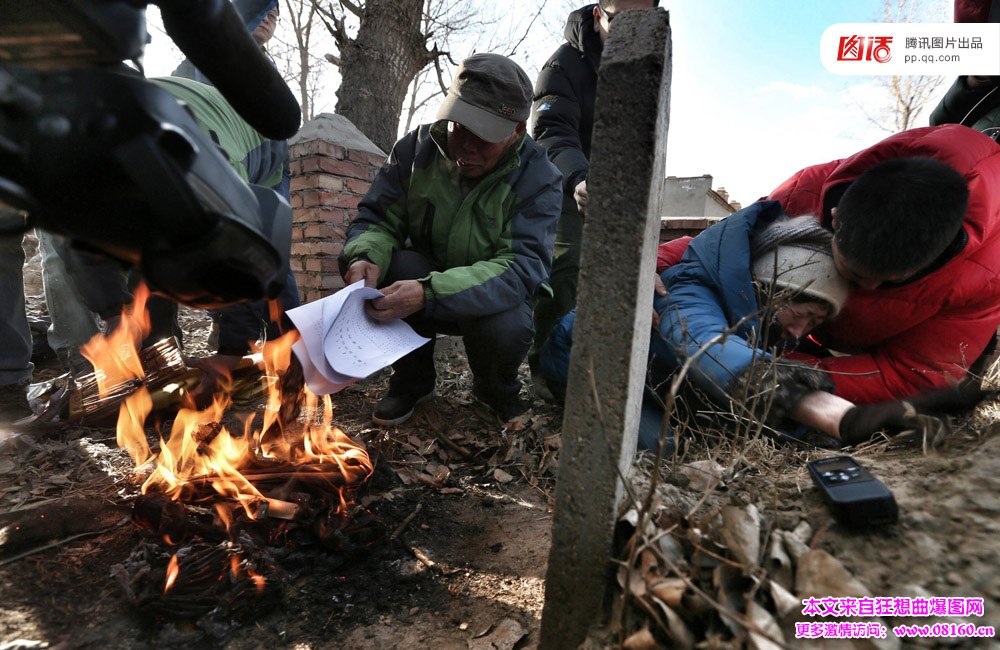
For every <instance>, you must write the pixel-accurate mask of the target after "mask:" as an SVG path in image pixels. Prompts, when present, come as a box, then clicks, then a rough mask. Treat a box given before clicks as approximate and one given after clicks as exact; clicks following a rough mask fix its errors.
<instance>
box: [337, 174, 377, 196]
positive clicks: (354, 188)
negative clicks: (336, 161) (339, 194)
mask: <svg viewBox="0 0 1000 650" xmlns="http://www.w3.org/2000/svg"><path fill="white" fill-rule="evenodd" d="M343 182H344V185H346V186H347V191H348V192H354V193H355V194H360V195H361V196H364V195H365V194H367V193H368V188H369V187H371V186H372V184H371V181H363V180H361V179H360V178H345V179H344V180H343Z"/></svg>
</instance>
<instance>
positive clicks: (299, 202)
mask: <svg viewBox="0 0 1000 650" xmlns="http://www.w3.org/2000/svg"><path fill="white" fill-rule="evenodd" d="M289 203H291V205H292V209H293V210H294V209H295V208H301V207H302V206H303V205H305V203H304V201H303V197H302V194H293V195H292V200H291V201H289Z"/></svg>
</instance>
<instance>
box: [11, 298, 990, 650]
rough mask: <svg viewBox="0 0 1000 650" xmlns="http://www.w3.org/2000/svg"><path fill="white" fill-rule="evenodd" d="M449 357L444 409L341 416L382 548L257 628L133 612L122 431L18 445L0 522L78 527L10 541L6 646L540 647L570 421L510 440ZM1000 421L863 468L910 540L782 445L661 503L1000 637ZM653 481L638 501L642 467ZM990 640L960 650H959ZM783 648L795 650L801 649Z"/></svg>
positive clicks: (197, 337)
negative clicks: (127, 574) (792, 538)
mask: <svg viewBox="0 0 1000 650" xmlns="http://www.w3.org/2000/svg"><path fill="white" fill-rule="evenodd" d="M182 319H183V323H184V325H185V330H186V331H187V336H186V341H187V342H186V347H187V348H188V352H189V353H191V352H193V353H195V354H204V353H205V352H206V346H207V339H208V331H207V330H208V327H207V325H208V321H207V320H206V319H205V317H204V315H203V314H201V313H200V312H190V313H184V314H182ZM438 357H439V358H438V369H439V380H438V388H439V395H438V397H436V398H435V399H434V400H432V401H430V402H428V403H427V404H426V405H425V406H423V407H421V409H420V410H419V411H418V413H417V414H416V415H415V416H414V418H413V419H412V420H411V421H409V422H408V423H406V425H404V426H400V427H394V428H389V429H380V428H376V427H373V426H372V425H371V423H370V420H369V417H370V413H371V409H372V407H373V405H374V403H375V401H376V400H377V398H378V397H379V396H380V395H381V393H382V391H383V390H384V389H385V383H386V376H385V374H383V375H381V376H379V377H376V378H374V379H373V380H371V381H368V382H365V383H362V384H357V385H354V386H351V387H349V388H348V389H346V390H345V391H343V392H342V393H340V394H338V395H337V396H336V399H335V421H336V423H337V424H338V425H339V426H340V427H341V428H342V429H344V430H345V431H348V432H350V433H351V434H352V435H354V436H357V437H359V438H360V439H362V440H364V441H365V443H366V444H367V445H368V447H369V449H370V450H371V451H372V453H373V454H374V455H375V457H377V458H378V463H377V470H376V474H375V476H374V477H373V479H372V480H371V481H370V483H369V484H368V486H367V488H366V489H365V491H363V492H362V493H361V494H359V501H360V503H361V504H363V505H364V507H365V508H366V509H367V510H368V512H370V513H371V515H372V516H373V517H374V518H375V519H377V520H378V522H380V525H381V526H382V527H383V528H384V530H385V531H386V532H387V535H386V537H385V538H383V539H382V541H380V542H379V543H377V544H375V545H373V546H371V547H369V548H367V549H363V550H361V551H358V552H356V553H352V554H351V555H349V556H331V555H324V554H321V553H317V554H316V555H315V557H314V558H313V559H314V562H313V564H312V565H311V566H306V567H300V569H301V570H298V571H297V572H296V573H295V575H292V576H291V577H290V579H289V581H288V583H287V585H286V589H285V591H284V595H283V597H282V599H281V601H280V604H279V605H277V606H275V607H273V609H271V610H270V611H267V612H263V613H261V614H259V615H257V616H255V617H254V618H253V619H252V620H250V621H244V622H233V623H231V624H230V623H226V624H222V623H216V624H213V625H212V626H205V625H202V626H198V625H196V624H193V623H166V622H157V621H151V620H145V619H143V618H142V617H140V616H138V615H137V614H136V613H135V611H134V610H133V609H132V608H131V606H130V604H129V603H128V602H127V600H126V599H125V597H124V591H123V589H122V588H121V586H120V585H119V584H118V582H116V580H115V579H114V578H113V577H112V576H111V569H112V567H113V566H114V565H116V564H119V563H121V562H123V561H124V560H125V558H126V557H128V555H129V553H130V552H131V551H132V549H133V548H135V546H136V544H137V543H138V542H139V541H140V540H141V539H142V534H141V533H140V532H139V531H138V530H137V529H136V528H135V526H134V525H133V524H131V522H129V521H128V519H127V515H128V511H129V508H130V503H131V500H132V499H133V498H134V497H135V495H136V493H137V486H136V485H135V484H134V482H133V481H132V480H130V473H131V463H130V461H129V460H128V458H127V456H126V455H125V454H124V452H122V451H121V450H118V449H117V448H116V446H115V440H114V433H113V432H112V431H109V430H106V429H86V428H56V429H53V430H52V431H51V432H48V433H44V434H42V433H39V434H33V435H32V436H24V437H22V438H20V439H19V441H18V443H17V444H16V445H8V446H7V447H6V448H5V451H4V452H3V453H2V454H0V525H3V524H5V523H8V522H10V521H11V520H12V519H13V518H16V517H25V516H31V515H30V513H32V512H43V511H47V512H53V513H58V512H59V510H58V507H65V508H70V509H73V510H74V511H75V512H76V515H77V516H75V517H63V516H59V515H57V516H54V517H53V518H52V523H51V525H49V526H48V527H47V528H46V527H42V529H41V532H37V533H36V534H35V537H31V538H25V539H21V540H20V544H18V545H9V546H8V545H6V542H5V546H4V548H5V550H4V555H3V556H2V557H0V562H5V563H4V564H2V565H0V593H2V594H3V601H2V603H0V644H4V643H6V644H10V645H7V646H4V647H5V648H20V647H23V648H29V647H46V646H45V644H47V647H54V648H56V647H57V648H182V647H183V648H188V647H225V648H234V649H243V648H247V649H249V648H258V647H290V648H301V649H306V648H327V647H337V648H374V647H379V648H381V647H396V648H427V647H431V648H470V647H472V648H478V647H487V648H488V647H490V645H489V644H490V643H494V642H495V643H496V646H497V647H516V648H533V647H537V644H538V632H539V625H540V617H541V609H542V603H543V591H544V576H545V564H546V559H547V556H548V546H549V539H550V537H549V528H550V525H551V508H552V492H553V484H554V474H555V464H556V462H557V455H558V450H559V423H560V420H561V413H560V412H559V411H558V410H555V409H553V408H551V407H548V406H546V405H545V404H542V403H537V402H536V403H534V405H533V408H532V410H531V411H529V412H528V413H527V414H525V416H522V417H520V418H518V419H516V420H515V421H512V422H508V423H501V422H499V421H498V420H497V419H496V418H495V417H494V416H492V414H491V413H490V412H489V411H488V410H487V409H486V408H485V407H483V406H481V405H479V404H477V403H476V402H475V400H474V399H473V398H472V396H471V377H470V375H469V371H468V367H467V365H466V363H465V359H464V355H463V354H462V351H461V346H460V344H459V343H457V341H456V340H455V339H445V340H443V341H442V342H441V344H440V345H439V350H438ZM46 370H47V369H46V368H45V367H42V368H40V371H41V372H43V373H44V372H45V371H46ZM239 408H240V409H243V410H244V411H249V410H253V409H259V408H261V405H260V404H259V403H252V404H244V405H241V406H240V407H239ZM996 420H997V410H996V407H995V406H990V407H985V408H981V409H980V411H979V412H978V414H977V416H976V417H975V418H970V419H967V420H965V421H964V422H963V424H962V425H961V426H960V427H958V428H957V429H956V430H955V431H954V432H953V434H952V436H951V437H950V438H949V440H948V442H947V443H946V444H945V445H944V446H943V447H941V448H939V449H936V450H930V451H927V452H925V451H924V450H923V449H922V447H921V444H920V441H910V442H901V441H899V440H896V441H892V442H877V443H873V444H869V445H867V446H866V447H864V448H861V449H859V450H856V451H854V452H853V455H854V456H855V457H856V458H858V459H859V460H860V461H861V462H862V463H864V464H865V465H866V466H867V467H869V468H870V469H871V470H872V471H873V473H875V474H876V475H877V476H878V477H879V478H881V479H882V480H883V482H885V484H886V485H888V486H889V487H890V488H891V489H892V490H893V492H894V493H895V496H896V499H897V501H898V502H899V506H900V512H901V517H900V521H899V523H898V524H896V525H894V526H890V527H887V528H883V529H878V530H873V531H870V532H865V533H858V532H852V531H849V530H846V529H843V528H842V527H840V526H839V525H838V524H837V523H835V522H834V520H833V519H832V518H831V516H830V513H829V511H828V510H827V509H826V507H825V506H824V504H823V502H822V501H821V500H820V497H819V495H818V493H817V492H816V490H815V489H814V488H813V486H812V483H811V481H810V479H809V477H808V475H807V473H806V471H805V469H804V465H805V463H806V462H807V461H809V460H812V459H814V458H818V457H820V456H822V455H827V454H829V453H830V452H818V451H815V450H813V451H810V450H804V449H801V448H793V447H790V446H787V445H775V444H774V443H763V442H760V443H758V445H759V446H751V447H747V448H744V449H741V450H739V451H740V453H736V451H737V450H735V449H734V450H726V451H724V452H721V453H720V451H719V447H718V446H709V447H704V446H702V447H698V446H694V447H691V448H690V449H688V450H687V453H686V455H685V456H684V457H682V458H681V459H680V460H679V463H680V464H690V463H693V462H698V461H704V460H706V459H707V458H709V457H712V458H714V459H715V460H719V461H720V464H721V465H722V468H723V480H722V482H721V484H720V485H719V486H716V487H715V488H712V489H709V490H708V492H706V488H705V487H703V486H699V485H697V484H696V482H693V481H691V480H690V479H689V478H685V479H684V480H679V476H680V472H679V471H678V470H679V469H680V468H679V467H672V468H670V467H668V468H667V469H666V470H665V471H664V484H663V485H662V486H661V488H660V492H659V494H660V500H659V502H658V503H659V504H660V505H664V504H665V505H666V506H668V507H671V508H674V509H676V510H683V511H685V512H687V511H697V512H699V513H701V515H700V516H702V517H703V518H704V521H706V522H707V521H708V520H709V519H711V518H712V517H714V514H713V512H715V510H713V509H716V510H717V509H718V508H721V507H723V506H724V505H727V504H729V505H745V504H754V505H755V506H756V507H757V509H758V510H759V512H760V515H761V520H762V521H763V522H764V526H765V528H764V533H763V535H767V534H770V533H771V532H772V531H774V530H791V529H794V528H795V527H796V526H798V525H799V524H800V523H801V522H803V521H805V522H807V523H808V524H809V525H810V527H811V530H812V534H811V535H810V537H809V539H808V540H807V543H808V546H809V547H811V548H813V549H821V550H824V551H826V552H828V553H830V554H831V555H832V556H833V557H835V558H837V559H838V560H839V561H840V562H842V563H843V564H844V565H845V566H846V567H847V569H848V570H849V571H850V572H851V573H852V574H853V575H854V576H855V577H856V578H857V579H858V580H860V581H861V582H862V583H863V584H864V585H865V586H867V587H868V589H869V590H870V591H871V592H872V593H873V594H876V595H902V594H913V593H926V594H929V595H933V596H971V597H977V596H978V597H982V598H984V600H985V615H984V616H983V617H982V618H981V619H979V620H978V621H977V623H978V624H981V625H993V626H995V627H1000V569H998V567H1000V557H998V556H1000V544H998V543H997V541H996V540H997V539H998V532H1000V435H997V434H998V433H1000V426H998V425H996V424H994V422H995V421H996ZM639 466H640V469H639V471H638V479H637V482H636V488H637V491H638V494H640V495H641V494H642V488H643V485H644V484H645V483H646V481H648V478H649V471H648V470H649V461H648V459H645V460H642V461H641V462H640V463H639ZM671 470H673V471H671ZM67 500H68V501H67ZM47 509H49V510H47ZM26 513H27V514H26ZM81 513H82V514H81ZM706 513H707V514H706ZM67 522H68V523H67ZM659 523H662V524H663V525H664V526H666V525H667V524H669V521H666V520H663V521H660V522H659ZM35 528H36V530H37V527H35ZM706 530H707V529H706ZM396 531H398V534H396V536H395V537H394V538H393V539H391V540H390V539H388V535H391V534H393V533H396ZM53 543H55V545H53V546H51V547H50V548H45V550H42V551H41V552H35V553H32V554H29V555H25V556H23V557H19V556H18V554H19V553H23V552H25V551H32V550H36V549H39V548H43V547H45V546H46V545H49V544H53ZM14 546H17V548H14ZM800 618H801V617H800ZM633 622H634V621H633ZM617 638H618V637H616V636H614V635H612V636H611V637H609V639H610V640H608V641H607V643H606V645H607V646H615V645H616V639H617ZM707 638H710V639H711V641H710V642H711V643H714V644H715V645H714V646H713V647H738V646H739V645H741V644H742V643H743V642H744V641H745V640H746V639H745V637H740V636H739V635H737V634H731V633H729V632H725V633H724V635H722V636H718V635H717V636H714V637H707ZM18 640H22V641H23V642H19V641H18ZM29 642H34V643H35V645H32V644H31V643H29ZM661 643H662V639H661ZM993 643H994V640H992V639H990V640H978V641H973V640H965V641H960V642H958V644H957V647H995V646H991V644H993ZM935 644H938V643H937V642H935V643H930V644H925V645H929V646H934V645H935ZM938 645H939V644H938ZM789 647H799V644H797V643H795V642H794V639H793V640H792V642H790V643H789Z"/></svg>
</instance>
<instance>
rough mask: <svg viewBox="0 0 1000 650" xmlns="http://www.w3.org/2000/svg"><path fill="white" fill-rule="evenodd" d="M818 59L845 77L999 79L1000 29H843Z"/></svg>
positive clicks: (833, 30) (832, 30) (825, 40)
mask: <svg viewBox="0 0 1000 650" xmlns="http://www.w3.org/2000/svg"><path fill="white" fill-rule="evenodd" d="M819 54H820V61H821V62H822V63H823V65H824V67H826V69H827V70H829V71H830V72H832V73H834V74H841V75H945V76H952V75H956V76H957V75H984V76H990V75H997V74H1000V23H957V24H956V23H841V24H837V25H832V26H830V27H829V28H827V30H826V31H825V32H823V36H822V37H821V38H820V47H819Z"/></svg>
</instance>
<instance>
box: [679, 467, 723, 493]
mask: <svg viewBox="0 0 1000 650" xmlns="http://www.w3.org/2000/svg"><path fill="white" fill-rule="evenodd" d="M724 470H725V468H723V467H722V465H720V464H718V463H717V462H715V461H714V460H698V461H695V462H693V463H687V464H686V465H682V466H681V467H680V468H679V469H678V470H677V471H679V472H680V473H681V474H683V475H684V476H686V477H688V480H689V481H691V483H690V484H689V485H688V489H691V490H694V491H695V492H704V491H705V490H709V489H711V488H712V487H714V486H716V485H718V484H719V483H720V482H721V481H722V473H723V471H724Z"/></svg>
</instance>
